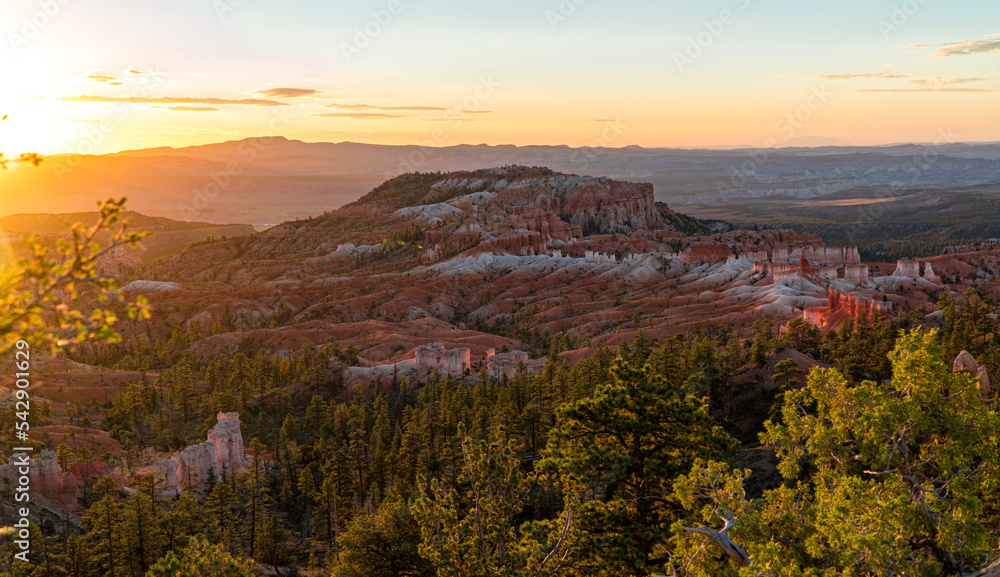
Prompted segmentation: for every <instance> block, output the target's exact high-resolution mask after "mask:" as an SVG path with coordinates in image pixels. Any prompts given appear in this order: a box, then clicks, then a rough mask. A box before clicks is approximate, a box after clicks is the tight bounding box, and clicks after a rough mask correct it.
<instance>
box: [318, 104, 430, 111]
mask: <svg viewBox="0 0 1000 577" xmlns="http://www.w3.org/2000/svg"><path fill="white" fill-rule="evenodd" d="M324 108H335V109H337V110H388V111H392V112H446V111H447V110H448V109H447V108H441V107H440V106H381V105H377V104H339V103H336V102H334V103H332V104H327V105H325V106H324Z"/></svg>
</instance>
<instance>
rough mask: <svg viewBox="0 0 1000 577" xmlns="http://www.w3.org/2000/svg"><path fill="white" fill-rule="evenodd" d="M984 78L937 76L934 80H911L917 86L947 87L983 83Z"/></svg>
mask: <svg viewBox="0 0 1000 577" xmlns="http://www.w3.org/2000/svg"><path fill="white" fill-rule="evenodd" d="M983 80H985V79H984V78H955V77H954V76H935V77H934V78H918V79H915V80H910V81H909V83H910V84H914V85H916V86H947V85H949V84H968V83H970V82H982V81H983Z"/></svg>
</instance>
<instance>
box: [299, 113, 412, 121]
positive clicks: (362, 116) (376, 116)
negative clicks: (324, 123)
mask: <svg viewBox="0 0 1000 577" xmlns="http://www.w3.org/2000/svg"><path fill="white" fill-rule="evenodd" d="M312 116H321V117H323V118H352V119H354V120H384V119H386V118H405V116H403V115H401V114H386V113H384V112H324V113H323V114H313V115H312Z"/></svg>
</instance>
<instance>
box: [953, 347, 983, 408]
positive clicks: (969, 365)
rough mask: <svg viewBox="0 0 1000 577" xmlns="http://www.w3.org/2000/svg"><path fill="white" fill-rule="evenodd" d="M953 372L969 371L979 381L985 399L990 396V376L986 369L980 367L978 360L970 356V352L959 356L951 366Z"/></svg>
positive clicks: (964, 352) (980, 390)
mask: <svg viewBox="0 0 1000 577" xmlns="http://www.w3.org/2000/svg"><path fill="white" fill-rule="evenodd" d="M951 370H952V371H954V372H956V373H957V372H958V371H969V372H970V373H972V374H973V375H975V376H976V377H977V378H978V379H979V385H978V387H979V392H980V393H981V394H982V395H983V398H984V399H985V398H987V397H989V395H990V376H989V375H988V374H987V373H986V368H985V367H981V366H979V363H978V362H977V361H976V358H975V357H973V356H972V355H971V354H969V351H962V352H961V353H959V354H958V357H957V358H956V359H955V362H954V363H953V364H952V366H951Z"/></svg>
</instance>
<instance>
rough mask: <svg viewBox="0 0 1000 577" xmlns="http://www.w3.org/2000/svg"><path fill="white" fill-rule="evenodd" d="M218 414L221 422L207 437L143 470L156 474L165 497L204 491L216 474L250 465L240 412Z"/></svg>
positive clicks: (229, 473)
mask: <svg viewBox="0 0 1000 577" xmlns="http://www.w3.org/2000/svg"><path fill="white" fill-rule="evenodd" d="M218 418H219V422H218V423H217V424H216V425H215V426H214V427H212V429H211V430H210V431H208V440H207V441H205V442H204V443H200V444H197V445H191V446H190V447H187V448H185V449H184V450H183V451H180V452H178V453H174V454H173V456H171V457H170V458H169V459H164V460H162V461H157V462H156V463H153V464H152V465H151V466H149V467H147V468H146V469H145V470H144V471H142V472H151V473H154V474H155V475H156V477H157V479H158V480H159V481H160V482H161V483H162V487H163V488H162V492H161V494H162V495H163V496H164V497H172V496H175V495H179V494H181V493H183V492H184V491H196V492H202V491H204V490H205V489H206V487H207V484H208V480H209V478H210V477H212V476H213V475H214V477H215V479H217V480H221V479H222V478H223V477H224V476H225V477H230V476H232V475H239V474H240V473H242V472H244V471H246V470H247V469H249V468H250V459H249V458H248V457H247V456H246V455H244V454H243V434H242V433H241V432H240V414H239V413H219V415H218Z"/></svg>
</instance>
